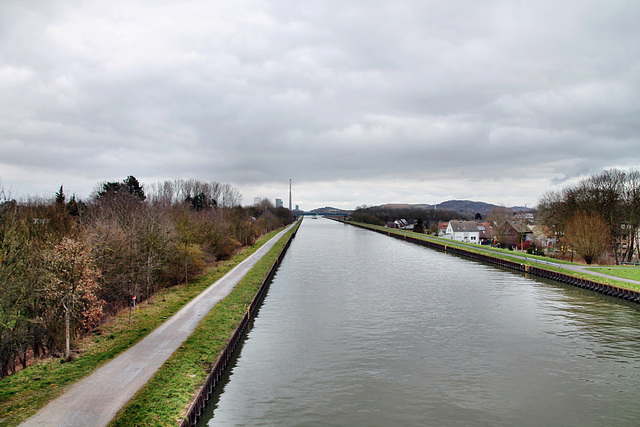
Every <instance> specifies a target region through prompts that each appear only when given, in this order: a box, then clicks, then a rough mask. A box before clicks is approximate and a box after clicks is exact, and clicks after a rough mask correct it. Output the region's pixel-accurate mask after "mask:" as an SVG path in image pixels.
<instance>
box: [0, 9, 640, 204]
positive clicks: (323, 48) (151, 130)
mask: <svg viewBox="0 0 640 427" xmlns="http://www.w3.org/2000/svg"><path fill="white" fill-rule="evenodd" d="M639 22H640V2H639V1H637V0H626V1H625V0H548V1H547V0H531V1H529V0H522V1H517V0H505V1H502V0H495V1H480V0H458V1H455V0H454V1H442V0H438V1H432V0H415V1H410V0H394V1H388V0H380V1H378V0H349V1H344V0H341V1H334V0H316V1H313V2H312V1H306V0H291V1H289V0H264V1H259V0H233V1H231V0H228V1H216V0H206V1H172V0H127V1H124V2H114V1H93V0H83V1H71V0H68V1H55V0H41V1H37V0H2V1H0V183H1V185H2V187H3V188H4V190H5V192H11V194H12V195H13V196H14V197H16V196H17V197H24V196H45V197H47V196H52V195H53V194H54V193H55V191H57V190H58V188H59V186H60V185H61V184H63V185H64V188H65V192H66V193H67V194H72V193H76V194H77V195H78V196H79V197H87V196H88V195H89V194H90V193H91V191H92V189H93V188H94V187H95V185H96V183H98V182H101V181H106V180H109V181H115V180H118V181H119V180H122V179H124V178H125V177H126V176H128V175H134V176H136V177H137V178H138V180H139V181H140V182H142V183H144V184H151V183H154V182H158V181H163V180H167V179H169V180H173V179H176V178H197V179H200V180H207V181H209V180H210V181H218V182H223V183H231V184H232V185H233V186H235V187H236V188H237V189H238V190H240V191H241V192H242V194H243V203H244V204H250V203H252V202H253V199H254V197H268V198H270V199H272V200H273V199H275V198H276V197H278V198H281V199H283V200H284V201H285V205H286V204H287V203H288V189H289V179H292V180H293V203H294V204H299V205H300V207H301V208H303V209H312V208H316V207H320V206H327V205H328V206H335V207H340V208H354V207H356V206H358V205H363V204H367V205H376V204H382V203H388V202H404V203H436V202H442V201H445V200H449V199H470V200H477V201H485V202H489V203H495V204H505V205H508V206H512V205H525V204H526V205H528V206H533V205H535V204H536V203H537V201H538V199H539V197H540V196H541V195H542V194H544V193H545V192H546V191H549V190H554V189H559V188H562V187H564V186H567V185H572V184H574V183H575V182H576V181H577V180H578V179H580V178H582V177H585V176H588V175H590V174H592V173H596V172H599V171H601V170H603V169H607V168H613V167H617V168H621V169H629V168H638V167H640V90H639V89H640V25H639V24H638V23H639Z"/></svg>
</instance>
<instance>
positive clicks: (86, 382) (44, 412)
mask: <svg viewBox="0 0 640 427" xmlns="http://www.w3.org/2000/svg"><path fill="white" fill-rule="evenodd" d="M297 225H298V224H292V225H291V226H290V227H288V228H287V229H285V230H282V231H280V232H279V233H278V234H277V235H276V236H274V237H272V238H271V239H270V240H268V241H266V242H265V243H263V244H262V246H260V247H259V248H258V249H257V250H255V251H254V252H253V254H251V255H249V256H248V257H246V258H245V259H244V261H242V262H240V263H239V264H237V265H236V266H235V267H234V268H233V269H231V270H230V271H228V272H227V273H226V274H225V275H224V276H223V277H222V278H219V279H218V280H217V281H215V283H213V284H211V282H210V284H209V286H208V287H207V288H206V289H205V290H204V291H202V292H201V293H200V294H199V295H198V296H196V297H195V298H193V299H191V297H189V299H191V301H190V302H188V303H187V304H186V305H185V306H184V307H183V308H182V309H181V310H180V311H178V312H177V313H175V314H174V315H173V316H171V317H170V318H169V319H167V320H165V321H163V323H162V324H161V325H160V326H159V327H158V328H156V329H155V330H154V331H153V332H151V333H150V334H149V335H147V336H146V337H145V338H144V339H142V340H141V341H140V342H138V343H137V344H136V345H134V346H132V347H131V348H129V349H128V350H127V351H125V352H123V353H121V354H120V355H119V356H118V357H116V358H114V359H113V360H111V361H110V362H108V363H106V364H105V365H103V366H102V367H100V368H99V369H96V370H95V371H94V372H93V373H92V374H91V375H89V376H87V377H85V378H84V379H82V380H80V381H78V382H76V383H74V384H73V385H72V386H70V387H69V388H68V389H66V390H65V392H64V393H63V394H62V395H61V396H60V397H59V398H58V399H55V400H53V401H51V402H50V403H49V404H48V405H47V406H45V407H44V408H42V409H41V410H40V411H39V412H38V413H37V414H35V415H34V416H32V417H31V418H29V419H28V420H26V421H25V422H24V425H48V426H49V425H51V426H53V425H61V426H62V425H64V426H75V425H77V426H86V425H93V426H99V425H107V424H108V423H109V422H110V421H111V420H112V419H113V418H114V416H116V413H118V411H119V410H120V414H128V413H129V412H128V410H127V409H125V410H121V408H122V407H123V406H124V405H125V404H129V406H127V407H126V408H129V410H130V406H131V403H132V402H135V401H136V399H138V398H139V397H140V396H141V395H142V394H143V391H142V390H141V389H140V387H143V386H145V384H146V383H147V381H149V378H152V377H154V373H155V372H156V371H158V369H159V368H160V366H162V369H161V370H164V369H165V368H167V366H171V362H167V363H165V364H164V366H163V362H165V361H166V359H167V357H169V356H171V358H172V360H175V359H173V358H174V356H175V355H176V354H177V353H181V351H180V350H178V351H176V348H178V347H180V343H184V342H185V339H186V338H187V337H189V335H190V334H191V332H192V331H193V330H194V328H196V326H198V324H199V322H200V320H202V319H203V318H204V317H207V315H208V314H210V313H211V312H212V311H214V312H217V311H218V310H216V309H214V310H212V307H214V306H216V304H218V305H219V303H220V304H221V303H222V302H221V301H222V300H223V299H224V300H225V301H227V300H228V298H225V297H227V296H228V295H230V294H229V292H231V291H232V290H235V288H236V284H238V283H239V282H240V281H241V280H243V281H244V280H246V279H247V278H248V277H249V276H251V275H252V273H253V271H254V270H253V269H252V267H253V266H255V265H256V264H257V263H258V262H259V261H260V260H263V259H265V257H267V256H268V255H270V254H272V252H274V251H272V249H276V250H277V246H278V245H280V243H281V242H282V240H283V239H281V238H282V237H283V235H285V234H286V233H287V232H291V230H292V227H296V226H297ZM280 249H281V246H280ZM278 253H279V252H278ZM276 255H277V254H276ZM189 286H191V285H189ZM198 289H200V287H198ZM256 290H257V287H256V289H255V290H254V292H253V294H251V295H249V297H248V299H247V303H249V302H250V301H251V298H252V297H253V295H254V294H255V291H256ZM231 293H233V292H231ZM184 301H185V302H187V301H188V299H184ZM243 307H244V306H240V308H243ZM228 312H229V311H228V310H227V314H225V316H226V317H229V319H231V316H229V315H228ZM164 319H166V317H165V318H164ZM229 319H225V320H226V321H227V323H228V322H229V321H231V320H229ZM238 320H239V318H238ZM236 325H237V323H236V324H234V325H233V327H231V328H230V330H229V331H228V332H227V333H226V336H220V337H218V338H217V340H218V341H221V342H223V343H224V341H225V340H226V339H227V338H228V337H229V335H230V334H231V332H232V331H233V328H234V327H235V326H236ZM189 338H190V337H189ZM209 338H210V341H212V340H211V337H209ZM213 341H215V340H213ZM214 344H215V343H214ZM221 348H222V345H220V347H219V348H218V351H219V350H220V349H221ZM174 352H175V353H174ZM172 353H173V356H172ZM216 356H217V354H215V355H214V356H212V357H211V359H209V360H210V361H213V360H215V357H216ZM198 362H199V361H198ZM197 371H202V365H198V366H197V368H196V372H195V373H194V372H187V373H186V374H185V375H183V376H180V377H176V378H175V382H174V381H172V379H171V378H170V379H169V380H168V381H163V382H162V385H161V386H160V387H159V388H160V389H161V390H162V391H163V392H164V395H163V396H162V399H161V402H160V403H159V405H157V407H155V408H152V410H151V413H149V412H143V410H148V409H149V408H150V407H151V406H153V405H154V404H157V403H158V402H152V401H146V402H144V404H140V402H139V401H138V403H137V404H135V405H137V407H136V409H134V410H133V412H134V413H139V414H142V415H141V416H143V417H144V415H148V417H147V418H142V419H141V420H138V421H137V422H135V423H132V422H131V420H132V419H133V418H128V419H124V420H119V421H114V423H115V424H118V423H119V425H132V424H136V425H148V424H149V423H152V424H155V425H161V424H162V422H160V420H161V419H164V420H165V422H164V424H165V425H175V423H176V416H178V415H179V414H180V413H181V412H182V413H184V411H185V409H186V408H185V406H186V405H187V404H188V403H190V402H189V400H190V397H191V396H193V391H192V390H194V389H195V387H196V386H197V383H196V385H194V386H193V387H192V388H190V389H189V388H188V384H190V383H191V381H197V380H198V378H200V374H199V373H198V372H197ZM158 372H159V371H158ZM202 376H203V377H204V375H202ZM183 377H184V378H183ZM154 378H155V377H154ZM185 378H186V379H188V381H186V382H185V381H184V380H185ZM176 384H177V385H178V387H181V389H180V391H179V392H176V393H174V392H173V389H172V387H174V386H176ZM145 387H146V386H145ZM185 387H187V388H186V389H185ZM146 388H148V387H146ZM185 390H186V391H187V394H185ZM171 394H174V397H175V398H176V400H175V401H171V402H169V401H168V400H167V399H168V398H169V396H170V395H171ZM134 395H135V397H134ZM132 398H133V399H132ZM130 399H132V400H131V401H130ZM178 399H182V403H177V402H178ZM176 404H177V409H176V410H174V406H173V405H176ZM163 417H164V418H163Z"/></svg>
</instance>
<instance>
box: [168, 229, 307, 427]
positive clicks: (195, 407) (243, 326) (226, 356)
mask: <svg viewBox="0 0 640 427" xmlns="http://www.w3.org/2000/svg"><path fill="white" fill-rule="evenodd" d="M297 232H298V230H297V229H296V230H295V231H294V232H293V233H292V234H291V236H289V239H288V240H287V243H286V244H285V246H284V248H283V249H282V252H281V253H280V255H279V256H278V259H276V261H275V262H274V263H273V265H272V266H271V269H270V270H269V274H268V275H267V277H266V278H265V279H264V281H263V282H262V285H260V289H258V292H257V293H256V295H255V296H254V297H253V300H252V301H251V304H250V305H249V308H248V309H247V311H246V312H245V313H244V316H243V317H242V320H241V321H240V324H239V325H238V327H237V328H236V329H235V330H234V331H233V333H232V334H231V338H229V342H228V343H227V345H226V346H225V347H224V348H223V349H222V352H221V354H220V356H218V359H217V360H216V363H215V365H214V366H213V368H212V369H211V372H210V373H209V375H208V376H207V379H206V380H205V382H204V385H203V386H202V388H201V389H200V391H199V392H198V394H197V395H196V398H195V400H194V401H193V403H192V404H191V407H189V410H188V411H187V415H186V416H185V418H184V419H183V420H182V422H181V423H180V427H188V426H194V425H195V424H196V422H197V421H198V418H199V417H200V415H201V414H202V410H203V409H204V408H205V406H206V404H207V401H208V400H209V397H211V393H213V390H214V389H215V387H216V385H217V384H218V383H219V381H220V378H222V374H223V373H224V371H225V369H226V367H227V365H228V363H229V360H231V357H232V356H233V353H234V351H235V350H236V347H237V346H238V343H239V342H240V340H241V339H242V334H244V332H245V331H246V330H247V326H248V325H249V322H251V319H253V318H254V317H255V315H256V313H257V311H258V307H259V305H260V304H261V303H262V300H263V299H264V296H265V294H266V293H267V289H268V288H269V285H270V284H271V280H272V279H273V276H275V274H276V271H277V270H278V266H279V265H280V262H281V261H282V258H284V255H285V253H286V252H287V249H289V245H291V240H293V238H294V237H295V235H296V233H297Z"/></svg>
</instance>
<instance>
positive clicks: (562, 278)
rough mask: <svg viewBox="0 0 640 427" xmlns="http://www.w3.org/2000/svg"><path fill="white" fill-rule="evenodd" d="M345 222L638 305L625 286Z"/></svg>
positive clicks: (638, 300) (635, 293)
mask: <svg viewBox="0 0 640 427" xmlns="http://www.w3.org/2000/svg"><path fill="white" fill-rule="evenodd" d="M346 223H348V224H351V225H354V226H356V227H360V228H364V229H367V230H371V231H375V232H378V233H381V234H385V235H387V236H390V237H394V238H397V239H402V240H405V241H407V242H411V243H415V244H418V245H422V246H427V247H430V248H433V249H438V250H442V251H445V252H450V253H454V254H456V255H460V256H464V257H467V258H472V259H477V260H480V261H484V262H488V263H491V264H495V265H499V266H501V267H506V268H510V269H513V270H516V271H521V272H524V273H528V274H533V275H536V276H540V277H543V278H546V279H551V280H555V281H558V282H561V283H564V284H568V285H572V286H577V287H580V288H583V289H589V290H592V291H595V292H599V293H602V294H605V295H609V296H612V297H617V298H622V299H625V300H628V301H632V302H635V303H640V291H638V290H636V289H631V288H629V287H625V286H624V285H614V284H608V283H602V282H600V281H599V280H597V279H595V278H594V279H591V278H584V277H578V276H577V275H576V274H572V272H567V271H555V270H552V269H550V268H542V267H539V266H534V265H531V264H530V263H529V262H527V261H524V260H522V261H520V260H515V261H514V260H513V258H512V259H511V260H510V259H507V258H509V257H508V256H505V257H500V256H498V255H493V254H491V253H487V252H484V251H479V250H478V251H473V250H471V249H468V248H466V247H464V246H462V245H457V244H455V242H452V243H448V242H447V243H445V242H440V241H437V240H436V239H429V238H427V237H426V236H421V235H418V234H415V233H409V232H403V231H398V230H394V229H390V228H382V227H376V226H371V225H368V224H362V223H356V222H352V221H347V222H346Z"/></svg>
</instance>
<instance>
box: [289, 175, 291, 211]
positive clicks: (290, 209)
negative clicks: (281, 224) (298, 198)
mask: <svg viewBox="0 0 640 427" xmlns="http://www.w3.org/2000/svg"><path fill="white" fill-rule="evenodd" d="M289 210H291V178H289Z"/></svg>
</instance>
